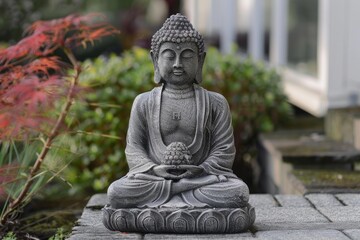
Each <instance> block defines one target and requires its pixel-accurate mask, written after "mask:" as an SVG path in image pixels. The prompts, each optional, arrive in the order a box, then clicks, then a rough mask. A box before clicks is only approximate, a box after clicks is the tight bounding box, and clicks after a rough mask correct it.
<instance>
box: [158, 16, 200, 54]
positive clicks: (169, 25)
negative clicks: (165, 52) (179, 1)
mask: <svg viewBox="0 0 360 240" xmlns="http://www.w3.org/2000/svg"><path fill="white" fill-rule="evenodd" d="M164 42H174V43H181V42H193V43H196V45H197V47H198V49H199V55H200V54H202V53H203V52H204V40H203V37H202V36H201V35H200V33H199V32H198V31H196V30H195V28H194V27H193V25H192V24H191V23H190V22H189V20H188V19H187V18H186V17H185V16H183V15H181V14H180V13H177V14H176V15H171V16H170V17H169V18H168V19H166V21H165V23H164V24H163V26H162V27H161V28H160V29H159V30H158V31H157V32H156V33H155V34H154V36H153V37H152V39H151V51H153V53H154V54H155V56H156V57H157V56H158V54H159V50H160V45H161V44H162V43H164Z"/></svg>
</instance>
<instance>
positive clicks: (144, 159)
mask: <svg viewBox="0 0 360 240" xmlns="http://www.w3.org/2000/svg"><path fill="white" fill-rule="evenodd" d="M146 102H147V96H146V95H144V94H141V95H139V96H137V97H136V99H135V100H134V103H133V106H132V109H131V114H130V120H129V128H128V132H127V137H126V149H125V154H126V159H127V162H128V165H129V168H130V173H131V174H137V173H144V172H146V171H148V170H150V169H151V168H152V167H153V166H155V165H156V164H155V163H154V162H153V161H152V160H151V159H150V157H149V156H148V153H147V150H146V147H147V144H148V140H147V139H148V131H147V121H146V107H147V106H146Z"/></svg>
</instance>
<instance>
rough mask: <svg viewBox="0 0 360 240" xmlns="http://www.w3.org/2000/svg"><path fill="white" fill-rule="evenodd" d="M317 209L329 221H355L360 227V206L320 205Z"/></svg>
mask: <svg viewBox="0 0 360 240" xmlns="http://www.w3.org/2000/svg"><path fill="white" fill-rule="evenodd" d="M318 210H319V211H320V212H321V214H323V215H324V216H326V217H327V218H328V219H330V221H331V222H356V223H359V227H360V207H350V206H342V207H335V208H334V207H320V208H318Z"/></svg>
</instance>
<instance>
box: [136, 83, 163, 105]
mask: <svg viewBox="0 0 360 240" xmlns="http://www.w3.org/2000/svg"><path fill="white" fill-rule="evenodd" d="M159 92H161V87H155V88H153V89H152V90H150V91H148V92H143V93H141V94H139V95H137V96H136V98H135V100H134V103H133V105H134V106H146V105H147V104H148V103H149V101H151V100H153V99H154V97H155V96H156V94H158V93H159Z"/></svg>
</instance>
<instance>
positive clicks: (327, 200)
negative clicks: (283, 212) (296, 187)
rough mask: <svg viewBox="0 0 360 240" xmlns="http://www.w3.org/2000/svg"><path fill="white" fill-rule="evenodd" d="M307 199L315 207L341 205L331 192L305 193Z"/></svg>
mask: <svg viewBox="0 0 360 240" xmlns="http://www.w3.org/2000/svg"><path fill="white" fill-rule="evenodd" d="M305 198H306V199H308V200H309V201H310V202H311V203H312V204H313V205H314V206H315V207H316V208H318V207H337V206H343V204H341V202H340V201H339V200H337V199H336V198H335V197H334V195H332V194H307V195H305Z"/></svg>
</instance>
